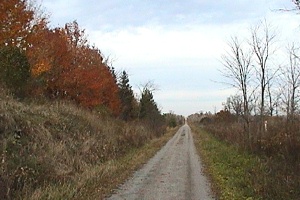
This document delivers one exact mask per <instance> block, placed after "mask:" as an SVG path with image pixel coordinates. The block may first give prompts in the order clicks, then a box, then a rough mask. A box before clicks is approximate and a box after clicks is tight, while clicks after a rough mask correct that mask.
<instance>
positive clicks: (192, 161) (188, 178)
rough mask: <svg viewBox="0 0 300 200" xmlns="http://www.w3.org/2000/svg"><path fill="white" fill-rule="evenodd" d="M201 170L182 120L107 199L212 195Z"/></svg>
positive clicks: (161, 199)
mask: <svg viewBox="0 0 300 200" xmlns="http://www.w3.org/2000/svg"><path fill="white" fill-rule="evenodd" d="M201 171H202V166H201V161H200V159H199V156H198V155H197V153H196V150H195V145H194V142H193V137H192V134H191V129H190V127H189V126H188V125H187V124H186V125H184V126H182V127H181V128H180V129H179V130H178V132H177V133H176V134H175V135H174V137H173V138H172V139H170V140H169V141H168V143H167V144H166V145H165V146H164V147H163V148H162V149H161V150H160V151H159V152H158V153H157V154H156V155H155V156H154V157H153V158H151V159H150V160H149V161H148V163H147V164H145V165H144V167H143V168H141V169H140V170H138V171H136V172H135V173H134V175H133V177H132V178H131V179H129V180H128V181H127V182H126V183H125V184H123V185H122V186H121V187H120V189H118V190H117V191H116V193H115V194H113V195H112V196H111V197H110V198H108V199H109V200H120V199H126V200H133V199H139V200H142V199H149V200H150V199H151V200H168V199H172V200H175V199H176V200H180V199H182V200H184V199H186V200H190V199H191V200H194V199H195V200H196V199H197V200H198V199H199V200H202V199H203V200H209V199H214V198H213V196H212V195H211V191H210V187H209V183H208V181H207V179H206V178H205V176H204V175H203V174H202V172H201Z"/></svg>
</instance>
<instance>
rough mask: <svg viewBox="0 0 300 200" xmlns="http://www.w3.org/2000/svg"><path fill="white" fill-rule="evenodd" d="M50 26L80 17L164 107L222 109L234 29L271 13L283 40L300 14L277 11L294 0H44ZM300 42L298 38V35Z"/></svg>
mask: <svg viewBox="0 0 300 200" xmlns="http://www.w3.org/2000/svg"><path fill="white" fill-rule="evenodd" d="M42 5H43V6H44V7H45V10H46V11H47V12H48V13H49V14H50V21H51V24H50V25H51V26H52V27H56V26H64V24H65V23H67V22H71V21H73V20H77V22H78V23H79V25H80V26H81V27H82V28H84V29H86V32H87V34H88V39H89V41H90V43H91V44H95V45H96V46H97V47H98V48H99V49H100V50H101V51H102V52H103V53H104V55H105V56H109V57H110V58H111V59H112V60H113V66H114V67H115V68H116V70H117V71H120V70H126V71H127V72H128V73H129V75H130V77H129V78H130V83H131V85H132V86H133V89H134V91H135V92H136V93H139V90H138V86H139V85H141V84H143V83H146V82H147V81H149V80H150V81H153V82H154V83H155V84H156V85H157V86H158V88H159V90H157V91H156V92H155V93H154V98H155V101H156V102H157V103H158V105H159V107H160V108H161V109H162V111H163V112H169V111H171V110H172V111H174V112H175V113H176V114H182V115H185V116H188V115H189V114H192V113H195V112H199V111H211V112H214V111H215V109H216V110H217V111H218V110H219V109H221V108H222V102H224V101H225V100H226V98H227V97H228V96H230V95H231V94H235V92H236V91H235V90H234V89H232V88H230V87H229V86H228V85H224V84H221V83H220V82H222V81H223V79H224V78H223V77H222V75H221V73H220V70H221V69H222V64H221V61H220V60H221V55H222V54H224V53H225V52H226V48H227V42H228V41H229V40H230V38H231V37H232V36H239V37H241V38H243V37H247V35H248V34H249V32H250V31H249V30H250V27H251V26H255V25H257V24H258V23H259V22H260V21H261V20H265V19H266V20H267V21H268V23H271V24H272V26H273V27H274V28H275V29H276V30H277V32H278V39H277V41H278V43H279V46H283V45H284V44H285V43H287V42H286V41H287V40H288V39H289V40H293V39H291V38H297V36H299V33H300V28H299V25H300V16H299V15H297V14H296V12H279V11H278V10H279V9H290V8H293V4H292V3H291V0H272V1H271V0H236V1H232V0H219V1H211V0H186V1H182V0H101V1H99V0H72V1H67V0H43V1H42ZM296 42H298V41H296Z"/></svg>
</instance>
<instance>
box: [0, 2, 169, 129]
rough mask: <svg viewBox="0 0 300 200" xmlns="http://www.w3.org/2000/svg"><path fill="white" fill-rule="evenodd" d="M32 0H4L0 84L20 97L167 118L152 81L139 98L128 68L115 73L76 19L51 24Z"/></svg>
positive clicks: (0, 5)
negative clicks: (154, 93)
mask: <svg viewBox="0 0 300 200" xmlns="http://www.w3.org/2000/svg"><path fill="white" fill-rule="evenodd" d="M40 7H41V5H36V4H35V3H32V2H31V1H28V0H3V1H1V2H0V30H1V31H0V84H1V85H2V86H3V87H6V88H8V89H9V90H10V92H11V93H12V94H13V95H14V96H15V97H16V98H19V99H23V98H28V97H30V98H47V99H52V100H53V99H54V100H56V99H60V100H68V101H72V102H74V103H76V104H77V105H79V106H81V107H85V108H87V109H90V110H98V111H101V112H106V113H110V114H111V115H114V116H115V117H118V118H120V119H122V120H125V121H132V120H136V119H141V120H145V121H151V123H153V126H154V123H157V122H158V121H161V122H163V123H164V117H163V115H162V114H161V111H160V110H159V108H158V106H157V104H156V102H155V101H154V97H153V90H152V89H151V88H150V87H147V86H149V85H147V84H146V85H145V87H144V88H142V89H141V94H140V96H141V98H140V99H137V98H136V97H135V95H134V92H133V90H132V86H131V85H130V83H129V76H128V73H127V72H126V71H122V72H121V73H116V71H115V69H114V67H112V65H111V64H110V62H109V58H106V57H105V56H104V55H103V54H102V52H101V51H100V49H98V48H97V47H96V46H94V45H90V43H89V41H88V38H87V36H86V33H85V30H84V29H82V28H81V27H80V26H79V24H78V23H77V21H73V22H70V23H66V24H65V25H64V26H63V27H54V28H51V27H50V26H49V22H50V21H49V17H48V16H47V15H46V14H45V13H44V12H43V11H41V9H40Z"/></svg>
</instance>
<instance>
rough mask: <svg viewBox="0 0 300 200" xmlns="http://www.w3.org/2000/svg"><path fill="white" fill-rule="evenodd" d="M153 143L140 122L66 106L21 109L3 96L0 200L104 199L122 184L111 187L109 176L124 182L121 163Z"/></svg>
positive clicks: (25, 105)
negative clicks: (115, 187)
mask: <svg viewBox="0 0 300 200" xmlns="http://www.w3.org/2000/svg"><path fill="white" fill-rule="evenodd" d="M152 138H154V136H153V134H152V132H151V131H150V130H149V129H147V128H146V127H145V126H143V125H142V124H139V122H135V123H124V122H122V121H118V120H115V119H111V118H110V117H109V116H103V115H99V114H98V113H93V112H90V111H87V110H82V109H79V108H78V107H76V106H74V105H71V104H69V103H65V102H52V103H49V102H44V103H33V102H31V103H24V102H23V103H21V102H18V101H16V100H14V99H13V98H12V97H11V96H10V95H9V94H8V93H7V91H5V90H1V91H0V153H1V154H0V158H1V169H0V170H1V171H0V188H2V190H0V199H4V198H10V199H74V198H75V199H81V198H82V199H83V198H84V199H89V196H88V195H92V196H93V195H97V197H99V198H100V197H101V196H102V195H104V194H107V192H108V190H107V189H105V188H112V187H113V183H118V181H113V183H110V180H113V179H111V176H116V179H119V178H120V177H122V176H123V175H122V176H121V174H122V173H121V172H123V171H124V170H125V169H126V168H127V167H128V166H126V162H127V161H126V159H125V158H123V157H124V156H125V157H126V156H128V155H131V156H132V157H133V156H134V155H135V152H134V149H139V148H141V147H143V146H144V145H145V144H146V143H147V142H149V141H150V140H151V139H152ZM158 141H161V140H158ZM152 145H153V144H152ZM154 146H155V145H154ZM146 147H147V146H146ZM146 147H143V148H146ZM151 149H152V148H151ZM154 149H155V148H154ZM146 150H147V148H146V149H144V151H145V152H147V151H146ZM128 153H129V154H128ZM142 154H144V153H142ZM121 158H122V159H125V160H124V161H122V159H121ZM120 159H121V160H120ZM128 160H129V161H130V162H131V161H132V160H133V162H135V161H134V159H128ZM141 160H142V159H141ZM129 161H128V162H129ZM136 162H137V161H136ZM133 164H134V163H133ZM133 164H130V165H133ZM120 169H121V170H120ZM118 170H119V171H118ZM105 184H108V186H106V185H105ZM95 185H97V187H95ZM3 188H4V189H3ZM91 188H93V189H91ZM103 188H104V189H103ZM94 189H95V190H94ZM94 197H95V196H94ZM90 199H93V198H90Z"/></svg>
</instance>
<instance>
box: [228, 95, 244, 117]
mask: <svg viewBox="0 0 300 200" xmlns="http://www.w3.org/2000/svg"><path fill="white" fill-rule="evenodd" d="M225 110H228V111H231V112H233V113H234V114H235V115H236V116H240V115H242V114H243V98H242V97H241V96H240V95H234V96H230V97H228V98H227V102H226V105H225Z"/></svg>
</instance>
